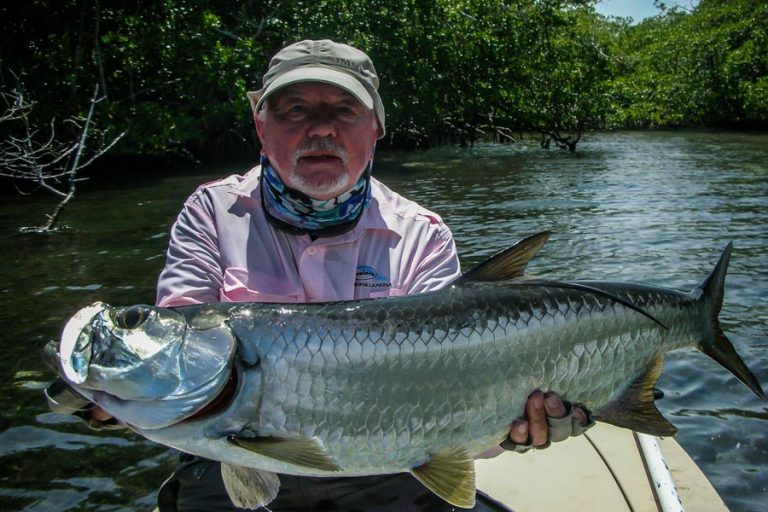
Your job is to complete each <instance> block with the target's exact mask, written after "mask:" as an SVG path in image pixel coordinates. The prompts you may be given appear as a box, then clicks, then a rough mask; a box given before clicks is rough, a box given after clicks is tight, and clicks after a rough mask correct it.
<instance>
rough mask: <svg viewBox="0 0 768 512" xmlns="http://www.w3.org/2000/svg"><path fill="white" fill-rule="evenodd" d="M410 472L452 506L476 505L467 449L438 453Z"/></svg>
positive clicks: (472, 468) (472, 466)
mask: <svg viewBox="0 0 768 512" xmlns="http://www.w3.org/2000/svg"><path fill="white" fill-rule="evenodd" d="M411 473H412V474H413V476H415V477H416V478H417V479H418V480H419V482H421V483H422V484H424V486H425V487H427V488H428V489H429V490H430V491H432V492H434V493H435V494H437V495H438V496H440V497H441V498H442V499H444V500H445V501H447V502H448V503H450V504H451V505H454V506H456V507H461V508H472V507H474V506H475V462H474V460H473V459H472V457H471V456H470V455H469V452H467V450H466V449H464V448H461V447H456V448H452V449H449V450H446V451H444V452H441V453H438V454H436V455H435V456H433V457H432V458H431V459H430V460H429V461H428V462H426V463H424V464H422V465H421V466H419V467H416V468H413V469H412V470H411Z"/></svg>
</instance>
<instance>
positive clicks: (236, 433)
mask: <svg viewBox="0 0 768 512" xmlns="http://www.w3.org/2000/svg"><path fill="white" fill-rule="evenodd" d="M547 237H548V234H547V233H541V234H539V235H535V236H532V237H529V238H527V239H525V240H522V241H520V242H518V243H517V244H516V245H514V246H513V247H511V248H509V249H507V250H506V251H504V252H503V253H500V254H498V255H496V256H494V257H493V258H491V259H489V260H487V261H486V262H484V263H482V264H480V265H479V266H477V267H475V268H474V269H472V270H471V271H469V272H467V273H466V274H464V275H463V276H462V277H460V278H459V279H458V280H457V281H456V282H455V283H454V284H453V285H452V286H450V287H448V288H446V289H443V290H440V291H435V292H430V293H424V294H421V295H412V296H406V297H396V298H387V299H377V300H361V301H351V302H333V303H323V304H261V303H258V304H256V303H239V304H238V303H235V304H232V303H229V304H205V305H200V306H188V307H182V308H171V309H167V308H157V307H151V306H131V307H127V308H124V307H110V306H108V305H105V304H101V303H97V304H94V305H91V306H89V307H86V308H84V309H83V310H81V311H80V312H78V313H77V314H76V315H75V316H74V317H73V318H72V319H71V320H70V321H69V322H68V323H67V325H66V326H65V328H64V331H63V334H62V338H61V341H60V343H59V344H58V346H55V347H54V350H53V352H54V353H53V358H54V359H55V361H56V364H57V366H58V369H59V373H60V374H61V376H62V377H63V379H64V380H65V381H66V382H67V383H68V384H69V385H70V386H71V387H72V388H74V390H76V391H77V393H79V394H80V395H82V396H83V397H85V398H87V400H89V401H91V402H93V403H96V404H98V405H99V406H101V407H102V408H103V409H105V410H106V411H108V412H109V413H111V414H112V415H114V416H115V417H116V418H119V419H120V420H121V421H123V422H124V423H125V424H127V425H128V426H129V427H130V428H131V429H133V430H134V431H136V432H137V433H139V434H140V435H142V436H144V437H146V438H148V439H150V440H152V441H156V442H158V443H161V444H164V445H167V446H171V447H174V448H177V449H179V450H183V451H185V452H189V453H193V454H196V455H200V456H203V457H207V458H211V459H215V460H219V461H222V462H223V463H224V464H222V473H223V476H224V480H225V483H226V485H227V488H228V491H229V493H230V495H231V496H232V497H233V501H234V502H235V503H236V504H238V505H240V506H248V507H255V506H258V505H261V504H266V503H268V502H269V501H271V500H272V499H273V498H274V496H275V495H276V493H277V490H278V487H279V479H278V477H277V476H276V475H275V473H290V474H296V475H314V476H324V475H328V476H330V475H334V476H339V475H346V476H352V475H370V474H381V473H396V472H411V473H412V474H413V475H414V476H415V477H416V478H418V479H419V480H420V481H421V482H423V483H424V485H426V486H427V487H428V488H430V489H431V490H432V491H434V492H435V493H436V494H438V495H439V496H441V497H442V498H443V499H445V500H446V501H448V502H449V503H451V504H453V505H456V506H459V507H471V506H473V504H474V499H475V480H474V465H473V455H475V454H478V453H481V452H483V451H485V450H486V449H488V448H490V447H493V446H495V445H498V444H499V443H500V442H501V441H502V440H504V439H505V438H506V436H507V434H508V432H509V428H510V424H511V423H512V421H513V420H515V419H516V418H518V417H520V416H521V415H522V413H523V409H524V404H525V402H526V399H527V397H528V395H529V394H530V393H531V391H533V390H535V389H540V390H544V391H546V390H552V391H556V392H558V393H560V394H561V395H562V396H563V398H564V399H567V400H570V401H571V402H573V403H574V404H578V405H580V406H581V407H583V408H585V409H587V410H589V411H591V414H592V417H593V418H594V419H596V420H598V421H605V422H608V423H612V424H614V425H618V426H621V427H626V428H630V429H633V430H636V431H639V432H646V433H649V434H654V435H662V436H668V435H672V434H674V433H675V432H676V429H675V427H674V426H673V425H672V424H670V423H669V422H668V421H667V420H665V419H664V418H663V417H662V415H661V414H660V413H659V411H658V410H657V409H656V407H655V405H654V400H653V387H654V384H655V383H656V381H657V379H658V377H659V375H660V373H661V370H662V358H663V355H664V353H665V352H668V351H670V350H674V349H678V348H682V347H695V348H698V349H699V350H701V351H702V352H704V353H705V354H707V355H709V356H711V357H713V358H714V359H715V360H716V361H717V362H719V363H720V364H722V365H723V366H725V367H726V368H727V369H728V370H730V371H731V372H733V373H734V374H735V375H736V377H738V378H739V379H740V380H741V381H742V382H744V383H745V384H746V385H747V386H749V388H750V389H751V390H752V391H753V392H755V393H756V394H757V395H759V396H760V397H762V398H764V399H765V398H766V396H765V393H764V392H763V390H762V388H761V387H760V384H759V383H758V381H757V379H756V378H755V376H754V375H753V374H752V372H751V371H750V370H749V369H748V368H747V366H746V365H745V364H744V362H743V361H742V360H741V358H740V357H739V356H738V354H737V353H736V351H735V350H734V348H733V346H732V344H731V343H730V341H729V340H728V339H727V338H726V336H725V335H724V334H723V332H722V330H721V328H720V326H719V324H718V320H717V315H718V312H719V311H720V307H721V305H722V300H723V282H724V279H725V274H726V269H727V266H728V259H729V256H730V253H731V247H730V245H729V246H728V247H727V248H726V249H725V251H724V253H723V255H722V256H721V258H720V261H719V263H718V264H717V266H716V267H715V269H714V271H713V272H712V273H711V275H710V276H709V277H708V278H707V279H706V280H705V281H704V282H703V283H702V284H701V285H700V286H698V287H696V288H694V289H693V290H692V291H691V292H688V293H682V292H678V291H675V290H671V289H667V288H659V287H651V286H644V285H638V284H627V283H615V282H558V281H551V280H544V279H531V278H526V277H523V276H522V271H523V268H524V267H525V265H526V263H527V262H528V261H529V259H530V258H531V257H532V256H533V255H534V254H535V253H536V252H537V251H538V249H539V248H540V247H541V246H542V245H543V244H544V242H545V241H546V239H547Z"/></svg>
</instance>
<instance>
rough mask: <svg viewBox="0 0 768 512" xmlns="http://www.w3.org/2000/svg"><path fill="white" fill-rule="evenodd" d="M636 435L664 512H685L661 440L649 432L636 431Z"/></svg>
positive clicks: (654, 490)
mask: <svg viewBox="0 0 768 512" xmlns="http://www.w3.org/2000/svg"><path fill="white" fill-rule="evenodd" d="M635 436H636V438H637V442H638V444H639V445H640V449H641V450H642V452H643V458H644V459H645V464H646V467H647V468H648V474H649V476H650V478H651V481H652V483H653V488H654V489H653V492H654V493H655V494H656V498H657V499H658V500H659V505H661V510H662V512H684V510H685V509H684V508H683V504H682V502H681V501H680V496H678V494H677V488H675V483H674V482H673V481H672V475H671V474H670V473H669V467H668V466H667V463H666V461H665V460H664V454H663V453H662V452H661V447H660V446H659V441H658V440H657V439H656V438H655V437H654V436H650V435H648V434H640V433H638V432H635Z"/></svg>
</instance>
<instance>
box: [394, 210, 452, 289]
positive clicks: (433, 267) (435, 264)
mask: <svg viewBox="0 0 768 512" xmlns="http://www.w3.org/2000/svg"><path fill="white" fill-rule="evenodd" d="M460 275H461V265H460V263H459V255H458V253H457V251H456V243H455V242H454V239H453V234H452V233H451V230H450V229H449V228H448V226H446V225H445V224H442V222H441V223H440V225H439V229H437V230H435V231H434V236H433V239H432V241H431V242H430V243H429V245H428V246H427V250H426V251H425V253H424V255H423V257H422V259H421V261H420V262H419V264H418V265H417V270H416V275H415V277H414V279H413V280H412V281H411V284H410V286H409V287H408V289H407V290H406V293H407V294H408V295H411V294H415V293H424V292H429V291H433V290H439V289H441V288H444V287H446V286H448V285H450V284H451V283H452V282H453V281H455V280H456V279H457V278H458V277H459V276H460Z"/></svg>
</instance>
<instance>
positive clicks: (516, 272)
mask: <svg viewBox="0 0 768 512" xmlns="http://www.w3.org/2000/svg"><path fill="white" fill-rule="evenodd" d="M549 235H550V233H549V231H543V232H541V233H537V234H535V235H531V236H529V237H527V238H523V239H522V240H520V241H518V242H517V243H515V245H513V246H512V247H510V248H508V249H505V250H504V251H502V252H500V253H498V254H496V255H494V256H491V257H490V258H488V259H487V260H485V261H484V262H482V263H480V264H479V265H477V266H476V267H474V268H471V269H470V270H469V271H467V272H465V273H463V274H462V275H461V276H459V278H458V279H456V281H454V284H456V285H461V284H466V283H469V282H472V281H504V280H507V279H515V278H519V277H521V276H522V275H523V271H524V270H525V266H526V265H527V264H528V262H529V261H530V260H531V258H533V257H534V256H535V255H536V253H537V252H538V251H539V249H541V247H542V246H543V245H544V244H545V243H546V241H547V240H548V239H549Z"/></svg>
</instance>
